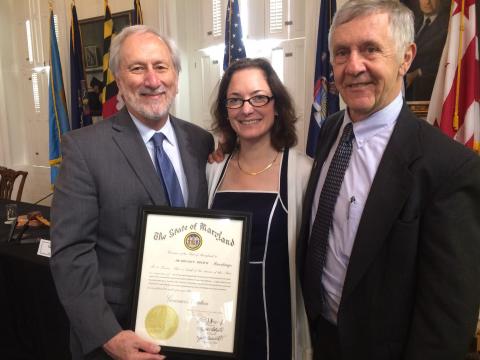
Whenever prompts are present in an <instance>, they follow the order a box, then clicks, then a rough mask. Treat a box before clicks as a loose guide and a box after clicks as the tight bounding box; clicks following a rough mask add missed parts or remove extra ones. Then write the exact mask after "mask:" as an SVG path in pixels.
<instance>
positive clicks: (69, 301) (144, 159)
mask: <svg viewBox="0 0 480 360" xmlns="http://www.w3.org/2000/svg"><path fill="white" fill-rule="evenodd" d="M170 120H171V122H172V126H173V128H174V130H175V134H176V137H177V140H178V145H179V150H180V156H181V159H182V164H183V167H184V170H185V175H186V178H187V184H188V194H189V199H188V207H197V208H198V207H204V208H206V207H207V182H206V175H205V165H206V161H207V157H208V154H209V153H210V152H211V151H213V137H212V136H211V135H210V134H209V133H208V132H207V131H205V130H203V129H201V128H199V127H198V126H196V125H193V124H191V123H188V122H185V121H183V120H180V119H176V118H175V117H173V116H170ZM62 153H63V163H62V167H61V170H60V174H59V176H58V179H57V182H56V185H55V193H54V197H53V203H52V231H51V238H52V258H51V261H50V266H51V270H52V275H53V278H54V281H55V285H56V287H57V291H58V295H59V298H60V301H61V302H62V304H63V306H64V308H65V311H66V313H67V316H68V318H69V320H70V325H71V349H72V355H73V358H74V359H81V358H83V355H84V354H91V353H92V352H98V353H99V357H102V356H103V355H102V354H101V353H102V351H101V349H100V347H101V346H102V345H103V344H104V343H105V342H106V341H108V340H109V339H111V338H112V337H113V336H114V335H116V334H117V333H118V332H119V331H121V330H122V329H126V328H128V327H129V326H130V307H131V301H132V294H133V286H134V282H135V275H136V260H137V249H138V239H137V238H136V232H135V231H136V224H137V214H138V210H139V207H140V206H142V205H168V202H167V198H166V195H165V193H164V189H163V186H162V184H161V180H160V178H159V176H158V174H157V172H156V170H155V167H154V165H153V162H152V160H151V158H150V156H149V154H148V151H147V149H146V147H145V144H144V142H143V139H142V138H141V136H140V133H139V132H138V130H137V127H136V126H135V124H134V123H133V121H132V119H131V117H130V115H129V114H128V112H127V110H126V109H125V108H124V109H123V110H121V111H120V112H119V113H118V114H116V115H114V116H112V117H111V118H109V119H108V120H104V121H102V122H99V123H97V124H96V125H93V126H88V127H85V128H82V129H79V130H76V131H72V132H68V133H66V134H65V135H64V136H63V137H62ZM90 358H93V357H90ZM90 358H89V359H90Z"/></svg>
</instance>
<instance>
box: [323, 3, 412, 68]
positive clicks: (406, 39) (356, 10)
mask: <svg viewBox="0 0 480 360" xmlns="http://www.w3.org/2000/svg"><path fill="white" fill-rule="evenodd" d="M372 14H388V21H389V24H390V35H391V36H392V39H393V41H394V42H395V47H396V51H397V57H398V58H399V60H400V59H402V58H403V54H404V52H405V49H406V48H407V46H408V45H410V44H411V43H413V41H414V33H415V32H414V25H413V24H414V16H413V12H412V11H411V10H410V9H409V8H407V7H406V6H405V5H403V4H402V3H400V2H399V1H396V0H351V1H347V2H346V3H345V4H344V5H343V6H342V7H341V8H340V10H338V11H337V13H336V14H335V16H334V18H333V21H332V26H331V27H330V32H329V34H328V49H329V51H330V56H333V52H332V38H333V33H334V32H335V30H336V29H337V27H338V26H340V25H342V24H345V23H347V22H350V21H352V20H353V19H355V18H358V17H363V16H368V15H372ZM359 31H361V29H359Z"/></svg>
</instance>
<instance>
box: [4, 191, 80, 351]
mask: <svg viewBox="0 0 480 360" xmlns="http://www.w3.org/2000/svg"><path fill="white" fill-rule="evenodd" d="M7 203H15V202H14V201H10V200H8V201H6V200H0V319H2V320H1V324H2V325H1V326H0V349H1V350H0V353H1V355H0V357H1V358H2V359H8V360H17V359H18V360H27V359H28V360H30V359H32V360H33V359H35V360H41V359H45V360H56V359H59V360H68V359H70V358H71V356H70V351H69V347H68V344H69V324H68V320H67V317H66V315H65V312H64V310H63V307H62V306H61V304H60V301H59V300H58V296H57V293H56V290H55V286H54V284H53V279H52V275H51V273H50V267H49V264H48V262H49V259H48V258H46V257H43V256H39V255H37V249H38V244H19V243H18V242H17V243H15V242H10V243H6V237H7V236H8V232H9V226H8V225H5V224H4V221H5V210H4V207H5V204H7ZM17 206H18V213H19V214H20V215H21V214H26V213H27V212H30V211H34V210H38V211H41V212H42V215H43V216H44V217H45V218H47V219H48V218H49V215H50V209H49V208H48V207H45V206H39V205H33V204H27V203H20V202H18V203H17ZM27 233H29V234H30V235H31V236H41V237H43V238H49V231H48V229H47V228H44V229H38V230H35V229H33V230H28V231H27Z"/></svg>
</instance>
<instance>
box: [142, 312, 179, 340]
mask: <svg viewBox="0 0 480 360" xmlns="http://www.w3.org/2000/svg"><path fill="white" fill-rule="evenodd" d="M177 328H178V315H177V312H176V311H175V309H173V308H172V307H170V306H168V305H157V306H155V307H154V308H152V309H150V311H149V312H148V314H147V316H146V318H145V329H146V330H147V333H148V335H150V336H151V337H152V338H154V339H157V340H164V339H169V338H171V337H172V335H173V334H175V332H176V331H177Z"/></svg>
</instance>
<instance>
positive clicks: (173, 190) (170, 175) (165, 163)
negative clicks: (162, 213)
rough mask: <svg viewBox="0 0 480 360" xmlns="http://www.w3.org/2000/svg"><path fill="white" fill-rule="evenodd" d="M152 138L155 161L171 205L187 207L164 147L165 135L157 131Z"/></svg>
mask: <svg viewBox="0 0 480 360" xmlns="http://www.w3.org/2000/svg"><path fill="white" fill-rule="evenodd" d="M152 140H153V144H154V145H155V163H156V165H157V172H158V174H159V175H160V178H161V179H162V183H163V187H164V189H165V193H166V194H167V196H168V200H169V202H170V206H176V207H185V202H184V200H183V195H182V189H181V187H180V183H179V182H178V178H177V174H176V173H175V169H174V168H173V165H172V162H171V161H170V159H169V157H168V155H167V154H166V153H165V150H164V149H163V140H165V135H164V134H163V133H161V132H159V133H156V134H155V135H153V136H152Z"/></svg>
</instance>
